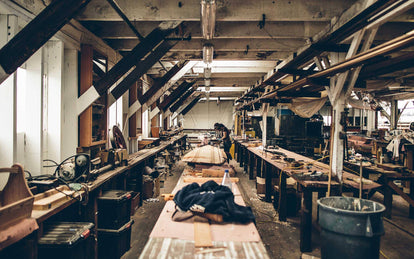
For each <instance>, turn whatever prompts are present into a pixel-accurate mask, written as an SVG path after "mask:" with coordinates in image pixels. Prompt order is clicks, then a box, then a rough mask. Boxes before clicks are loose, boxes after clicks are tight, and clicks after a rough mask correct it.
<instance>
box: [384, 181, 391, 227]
mask: <svg viewBox="0 0 414 259" xmlns="http://www.w3.org/2000/svg"><path fill="white" fill-rule="evenodd" d="M384 205H385V212H384V216H385V217H386V218H388V219H391V214H392V189H391V188H390V187H389V186H388V185H387V184H385V185H384Z"/></svg>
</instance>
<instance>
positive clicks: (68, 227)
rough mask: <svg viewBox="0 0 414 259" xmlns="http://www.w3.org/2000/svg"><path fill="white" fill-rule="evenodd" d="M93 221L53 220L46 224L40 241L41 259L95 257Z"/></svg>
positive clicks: (83, 258) (85, 258) (39, 251)
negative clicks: (92, 232)
mask: <svg viewBox="0 0 414 259" xmlns="http://www.w3.org/2000/svg"><path fill="white" fill-rule="evenodd" d="M93 227H94V224H93V223H87V222H53V223H49V224H46V223H45V224H44V229H43V236H42V237H41V238H40V239H39V242H38V258H39V259H43V258H45V259H49V258H50V259H52V258H53V259H55V258H59V259H71V258H77V259H88V258H93V257H94V238H93V237H92V235H91V229H92V228H93Z"/></svg>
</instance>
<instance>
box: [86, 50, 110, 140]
mask: <svg viewBox="0 0 414 259" xmlns="http://www.w3.org/2000/svg"><path fill="white" fill-rule="evenodd" d="M79 68H80V70H79V75H80V83H79V86H80V87H79V96H80V95H82V94H83V93H85V92H86V91H87V90H88V89H89V88H90V87H92V85H93V84H95V83H96V82H97V81H98V80H99V79H101V78H102V77H103V76H104V75H105V74H106V72H107V71H108V59H107V57H106V56H104V55H102V54H100V53H98V52H97V51H96V50H94V49H93V48H92V46H90V45H82V48H81V53H80V65H79ZM107 110H108V106H107V96H106V95H105V96H102V97H100V98H99V99H98V100H96V101H95V102H94V103H93V104H92V105H90V106H89V107H88V108H87V109H86V110H85V111H83V112H82V114H81V115H80V116H79V146H80V147H91V146H96V145H101V144H105V143H106V141H107V132H108V129H107Z"/></svg>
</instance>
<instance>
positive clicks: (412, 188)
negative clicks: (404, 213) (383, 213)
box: [408, 179, 414, 219]
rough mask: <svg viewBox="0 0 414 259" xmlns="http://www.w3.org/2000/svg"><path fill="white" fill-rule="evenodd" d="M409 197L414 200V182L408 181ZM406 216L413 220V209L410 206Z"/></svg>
mask: <svg viewBox="0 0 414 259" xmlns="http://www.w3.org/2000/svg"><path fill="white" fill-rule="evenodd" d="M410 197H411V199H413V200H414V180H413V179H411V180H410ZM408 216H409V217H410V218H411V219H413V218H414V207H413V206H411V205H410V211H409V214H408Z"/></svg>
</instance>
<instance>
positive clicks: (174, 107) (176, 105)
mask: <svg viewBox="0 0 414 259" xmlns="http://www.w3.org/2000/svg"><path fill="white" fill-rule="evenodd" d="M194 91H195V89H194V88H191V89H190V90H188V91H187V92H185V93H184V95H183V96H181V97H180V99H178V100H177V101H176V102H175V103H174V104H173V105H172V106H171V107H170V111H171V112H176V111H177V110H178V109H179V108H180V107H181V106H182V105H183V103H184V102H185V101H186V100H187V99H188V97H190V96H191V95H192V94H193V93H194Z"/></svg>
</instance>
